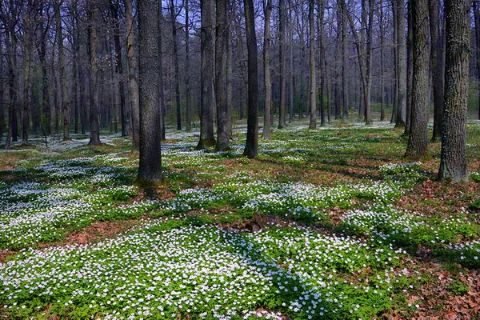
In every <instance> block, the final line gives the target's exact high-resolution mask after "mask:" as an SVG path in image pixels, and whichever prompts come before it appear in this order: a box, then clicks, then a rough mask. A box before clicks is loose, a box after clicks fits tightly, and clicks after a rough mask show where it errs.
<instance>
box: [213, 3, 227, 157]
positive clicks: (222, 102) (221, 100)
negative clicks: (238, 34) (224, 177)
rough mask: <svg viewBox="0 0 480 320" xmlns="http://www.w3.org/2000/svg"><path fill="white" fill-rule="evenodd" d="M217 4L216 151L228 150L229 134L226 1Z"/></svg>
mask: <svg viewBox="0 0 480 320" xmlns="http://www.w3.org/2000/svg"><path fill="white" fill-rule="evenodd" d="M216 2H217V10H216V14H217V28H216V35H215V102H216V105H217V145H216V149H217V150H218V151H225V150H227V149H228V142H229V132H228V127H227V122H228V110H227V107H228V105H227V41H228V34H227V28H226V26H227V2H228V1H227V0H216Z"/></svg>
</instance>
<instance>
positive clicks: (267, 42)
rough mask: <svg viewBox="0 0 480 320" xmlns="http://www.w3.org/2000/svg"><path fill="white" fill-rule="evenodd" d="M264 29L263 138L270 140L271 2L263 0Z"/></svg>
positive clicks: (270, 0)
mask: <svg viewBox="0 0 480 320" xmlns="http://www.w3.org/2000/svg"><path fill="white" fill-rule="evenodd" d="M263 9H264V14H265V22H264V23H265V27H264V30H263V75H264V86H265V104H264V115H263V138H264V139H270V135H271V131H272V129H271V122H272V120H271V108H272V79H271V71H270V47H271V41H272V39H271V34H270V17H271V15H272V0H266V1H265V0H264V5H263Z"/></svg>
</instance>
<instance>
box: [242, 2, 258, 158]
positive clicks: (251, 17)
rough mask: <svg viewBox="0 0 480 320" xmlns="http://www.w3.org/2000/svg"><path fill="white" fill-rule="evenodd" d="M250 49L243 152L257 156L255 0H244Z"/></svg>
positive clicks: (248, 155)
mask: <svg viewBox="0 0 480 320" xmlns="http://www.w3.org/2000/svg"><path fill="white" fill-rule="evenodd" d="M244 8H245V25H246V30H247V31H246V33H247V34H246V35H247V51H248V120H247V122H248V123H247V141H246V144H245V151H244V152H243V154H244V155H245V156H247V157H249V158H255V157H256V156H257V153H258V119H257V112H258V70H257V69H258V61H257V36H256V34H255V12H254V11H255V8H254V6H253V0H244Z"/></svg>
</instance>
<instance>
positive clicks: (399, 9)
mask: <svg viewBox="0 0 480 320" xmlns="http://www.w3.org/2000/svg"><path fill="white" fill-rule="evenodd" d="M395 4H396V10H395V27H396V30H397V32H396V35H397V44H396V48H397V54H396V60H397V61H396V76H397V86H398V87H397V92H398V93H397V110H396V111H397V116H396V119H395V120H396V121H395V126H396V127H404V126H405V121H406V108H407V104H406V103H407V92H406V91H407V88H406V86H407V79H406V67H407V64H406V59H405V55H406V39H405V17H404V16H405V10H404V5H405V4H404V1H403V0H395Z"/></svg>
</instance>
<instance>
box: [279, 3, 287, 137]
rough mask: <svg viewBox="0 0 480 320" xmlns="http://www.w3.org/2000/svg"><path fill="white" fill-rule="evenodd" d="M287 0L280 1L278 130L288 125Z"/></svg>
mask: <svg viewBox="0 0 480 320" xmlns="http://www.w3.org/2000/svg"><path fill="white" fill-rule="evenodd" d="M285 1H286V0H279V12H278V15H279V44H278V45H279V49H280V53H279V58H280V107H279V110H278V111H279V112H278V128H279V129H282V128H284V127H285V125H286V121H285V113H286V97H287V93H286V89H287V83H286V70H285V24H286V21H285V20H286V8H285Z"/></svg>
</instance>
